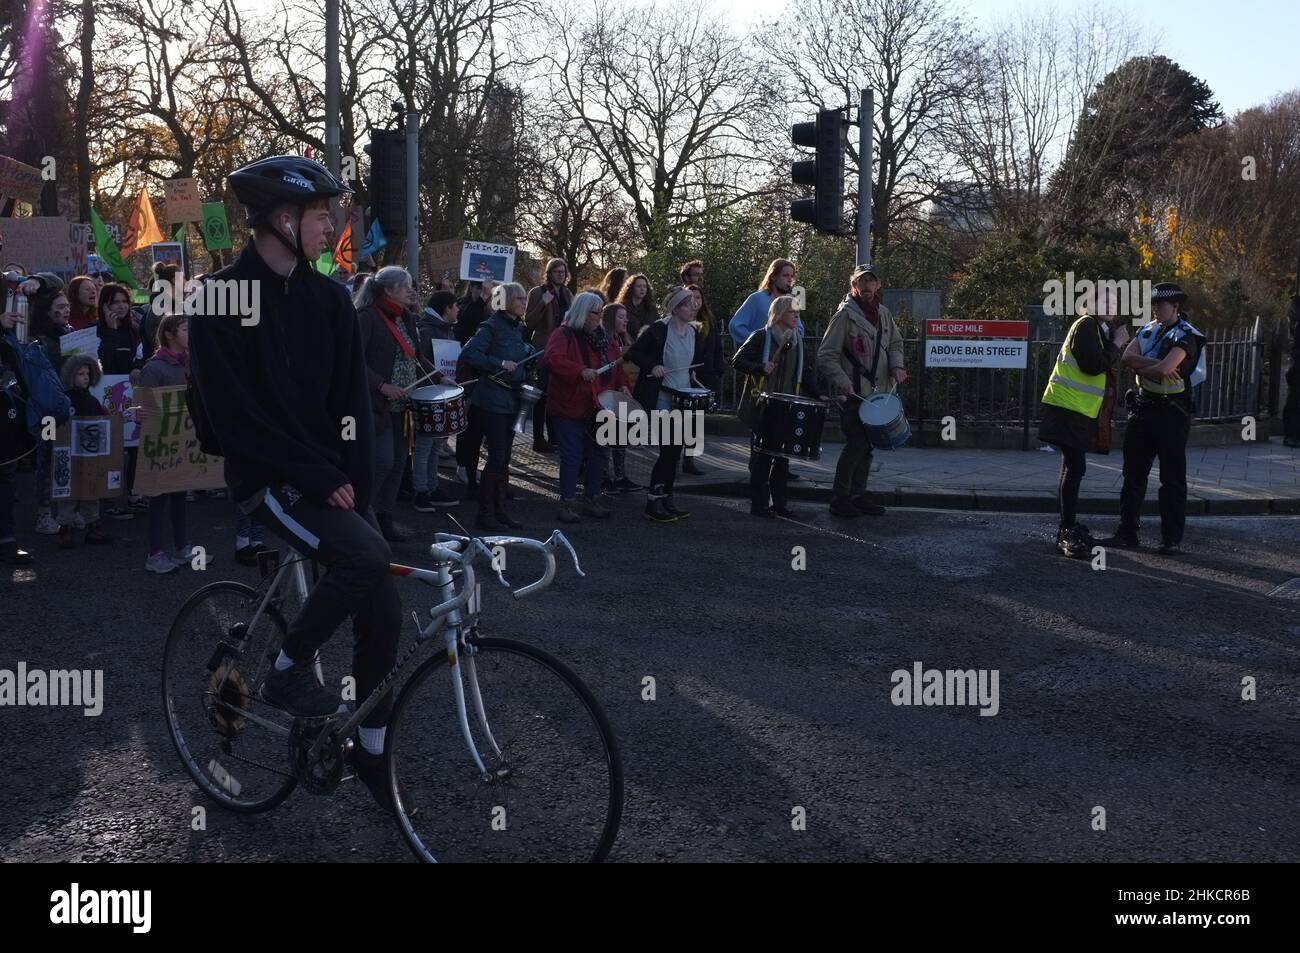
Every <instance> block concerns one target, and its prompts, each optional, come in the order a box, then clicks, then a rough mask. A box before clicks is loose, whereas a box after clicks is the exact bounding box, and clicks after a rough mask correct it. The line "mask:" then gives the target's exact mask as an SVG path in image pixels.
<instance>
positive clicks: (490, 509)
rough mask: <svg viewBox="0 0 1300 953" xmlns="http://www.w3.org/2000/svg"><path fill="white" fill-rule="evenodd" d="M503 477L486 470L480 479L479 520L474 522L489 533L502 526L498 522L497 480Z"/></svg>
mask: <svg viewBox="0 0 1300 953" xmlns="http://www.w3.org/2000/svg"><path fill="white" fill-rule="evenodd" d="M500 478H501V475H500V474H499V473H487V472H484V473H483V475H482V476H480V477H479V481H478V521H477V522H476V523H475V524H474V525H475V526H477V527H478V528H479V529H485V530H487V531H488V532H489V533H494V532H496V531H497V530H499V529H500V528H501V524H500V523H498V522H497V520H496V516H495V515H494V514H495V511H496V495H497V481H498V480H499V479H500Z"/></svg>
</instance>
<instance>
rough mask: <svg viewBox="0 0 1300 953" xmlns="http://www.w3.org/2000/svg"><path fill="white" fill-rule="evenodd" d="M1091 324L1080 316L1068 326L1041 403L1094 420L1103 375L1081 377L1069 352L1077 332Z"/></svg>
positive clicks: (1102, 392)
mask: <svg viewBox="0 0 1300 953" xmlns="http://www.w3.org/2000/svg"><path fill="white" fill-rule="evenodd" d="M1091 323H1092V318H1090V317H1087V316H1084V317H1082V318H1080V319H1079V320H1078V321H1075V322H1074V324H1073V325H1072V326H1071V328H1070V333H1069V334H1067V335H1066V336H1065V343H1063V344H1062V345H1061V353H1060V354H1058V355H1057V356H1056V366H1055V367H1054V368H1052V379H1051V380H1049V381H1048V382H1047V390H1045V391H1043V403H1044V404H1051V405H1052V406H1054V407H1063V408H1065V409H1066V410H1072V411H1074V412H1075V413H1076V414H1083V415H1084V416H1085V417H1090V418H1092V419H1094V420H1095V419H1096V418H1097V415H1098V414H1100V413H1101V399H1102V397H1104V396H1105V395H1106V374H1105V373H1104V372H1103V373H1101V374H1085V373H1084V372H1083V371H1081V370H1080V369H1079V362H1078V361H1076V360H1075V359H1074V354H1073V353H1072V352H1071V349H1070V346H1071V345H1072V344H1073V343H1074V337H1075V335H1076V334H1078V333H1079V329H1080V328H1081V327H1083V325H1084V324H1091ZM1098 334H1099V335H1100V332H1098Z"/></svg>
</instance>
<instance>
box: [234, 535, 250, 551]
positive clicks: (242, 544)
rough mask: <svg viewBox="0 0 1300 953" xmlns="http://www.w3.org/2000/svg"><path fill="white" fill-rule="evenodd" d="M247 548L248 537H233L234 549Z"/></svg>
mask: <svg viewBox="0 0 1300 953" xmlns="http://www.w3.org/2000/svg"><path fill="white" fill-rule="evenodd" d="M247 547H248V537H247V536H236V537H235V548H236V549H246V548H247Z"/></svg>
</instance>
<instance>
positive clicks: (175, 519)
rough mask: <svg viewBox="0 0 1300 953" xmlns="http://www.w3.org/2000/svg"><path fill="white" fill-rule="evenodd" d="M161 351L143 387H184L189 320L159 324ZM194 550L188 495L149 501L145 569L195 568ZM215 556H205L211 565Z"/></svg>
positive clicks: (143, 379) (148, 366)
mask: <svg viewBox="0 0 1300 953" xmlns="http://www.w3.org/2000/svg"><path fill="white" fill-rule="evenodd" d="M155 343H156V345H157V350H156V351H154V353H153V357H151V358H149V360H148V362H147V363H146V364H145V366H144V368H143V369H142V370H141V371H140V386H141V387H175V386H183V385H184V384H186V383H187V382H188V381H189V376H190V370H189V368H190V337H189V328H188V326H187V324H186V320H185V317H184V316H183V315H178V314H169V315H167V316H166V317H164V318H162V319H161V320H160V321H159V322H158V333H157V338H156V340H155ZM169 515H170V517H171V531H172V544H173V545H174V546H175V549H172V550H168V548H167V523H168V516H169ZM193 559H194V547H193V546H191V545H190V542H189V528H188V526H187V525H186V507H185V492H184V491H183V490H182V491H179V492H176V493H164V494H163V495H161V496H155V497H151V498H150V499H149V558H148V559H147V560H145V564H144V568H145V569H147V570H148V571H149V572H155V573H158V574H160V575H162V574H166V573H172V572H175V571H176V570H177V569H179V568H180V567H181V566H184V565H187V564H190V565H192V562H193ZM211 561H212V557H211V556H205V562H204V564H205V565H206V564H207V563H210V562H211Z"/></svg>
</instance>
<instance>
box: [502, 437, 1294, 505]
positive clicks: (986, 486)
mask: <svg viewBox="0 0 1300 953" xmlns="http://www.w3.org/2000/svg"><path fill="white" fill-rule="evenodd" d="M520 444H524V446H525V447H527V449H526V450H525V451H524V452H523V453H521V452H520V450H521V447H520ZM704 446H705V451H704V453H703V454H702V455H701V456H700V457H697V458H696V459H697V460H698V461H699V463H700V466H701V467H702V468H703V469H705V470H706V471H707V472H706V473H705V475H704V476H702V477H692V476H686V475H682V476H679V477H678V479H677V489H678V490H679V491H681V492H694V493H707V494H717V495H726V496H744V495H746V494H747V493H748V481H749V470H748V462H749V442H748V440H747V439H743V438H739V437H724V436H713V435H711V434H710V435H706V438H705V444H704ZM842 447H843V445H842V444H826V445H824V446H823V448H822V456H821V459H820V460H818V461H816V462H806V461H801V462H795V463H792V464H791V469H792V471H793V472H794V473H797V474H799V475H800V477H801V478H802V479H800V480H798V481H796V482H794V483H792V484H791V494H790V495H791V497H792V498H793V499H804V500H829V499H830V487H831V482H832V478H833V476H834V473H835V464H836V462H837V461H838V460H839V455H840V450H841V449H842ZM653 459H654V457H653V455H652V454H651V453H650V452H648V451H645V450H639V451H630V452H629V461H628V471H629V475H630V476H631V477H632V479H634V480H636V481H637V482H638V483H645V482H647V480H648V479H649V473H650V465H651V463H652V462H653ZM515 460H516V463H517V464H520V465H521V469H523V470H524V471H525V472H528V473H531V474H532V475H534V476H537V477H540V478H542V479H543V480H547V479H554V478H555V474H556V459H555V458H554V457H539V456H537V455H536V454H534V453H533V452H532V448H531V447H530V446H527V444H526V442H525V441H524V440H520V441H519V443H517V444H516V447H515ZM1060 467H1061V456H1060V454H1059V453H1056V452H1050V453H1049V452H1045V451H1041V450H1030V451H1020V450H960V449H945V448H940V447H935V448H925V449H922V448H912V447H905V448H903V449H902V450H896V451H892V452H889V451H877V452H876V454H875V460H874V462H873V464H872V468H871V479H870V481H869V483H868V485H867V489H868V491H869V493H871V494H872V495H873V496H874V497H875V499H877V500H878V501H879V502H881V503H883V504H885V505H887V506H888V505H893V506H933V507H943V508H953V509H977V510H979V509H982V510H1017V511H1030V512H1055V510H1056V483H1057V478H1058V476H1059V474H1060ZM1123 467H1124V455H1123V453H1122V452H1121V451H1120V450H1119V449H1116V450H1113V451H1112V452H1111V453H1110V454H1108V455H1098V454H1089V456H1088V473H1087V475H1086V476H1085V477H1084V480H1083V487H1082V490H1081V493H1080V509H1081V510H1082V511H1084V512H1088V513H1118V512H1119V493H1120V488H1121V487H1122V485H1123V482H1124V479H1123ZM1187 485H1188V513H1189V514H1236V513H1300V450H1291V449H1289V448H1287V447H1284V446H1283V445H1282V441H1281V439H1280V438H1274V440H1273V441H1272V442H1271V443H1265V442H1256V443H1251V444H1247V443H1243V444H1241V445H1240V446H1236V447H1189V448H1188V450H1187ZM1159 489H1160V468H1159V465H1158V464H1157V465H1155V466H1153V467H1152V470H1151V477H1150V480H1149V481H1148V484H1147V506H1146V508H1147V509H1148V510H1149V511H1151V512H1156V500H1157V494H1158V492H1159Z"/></svg>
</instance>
